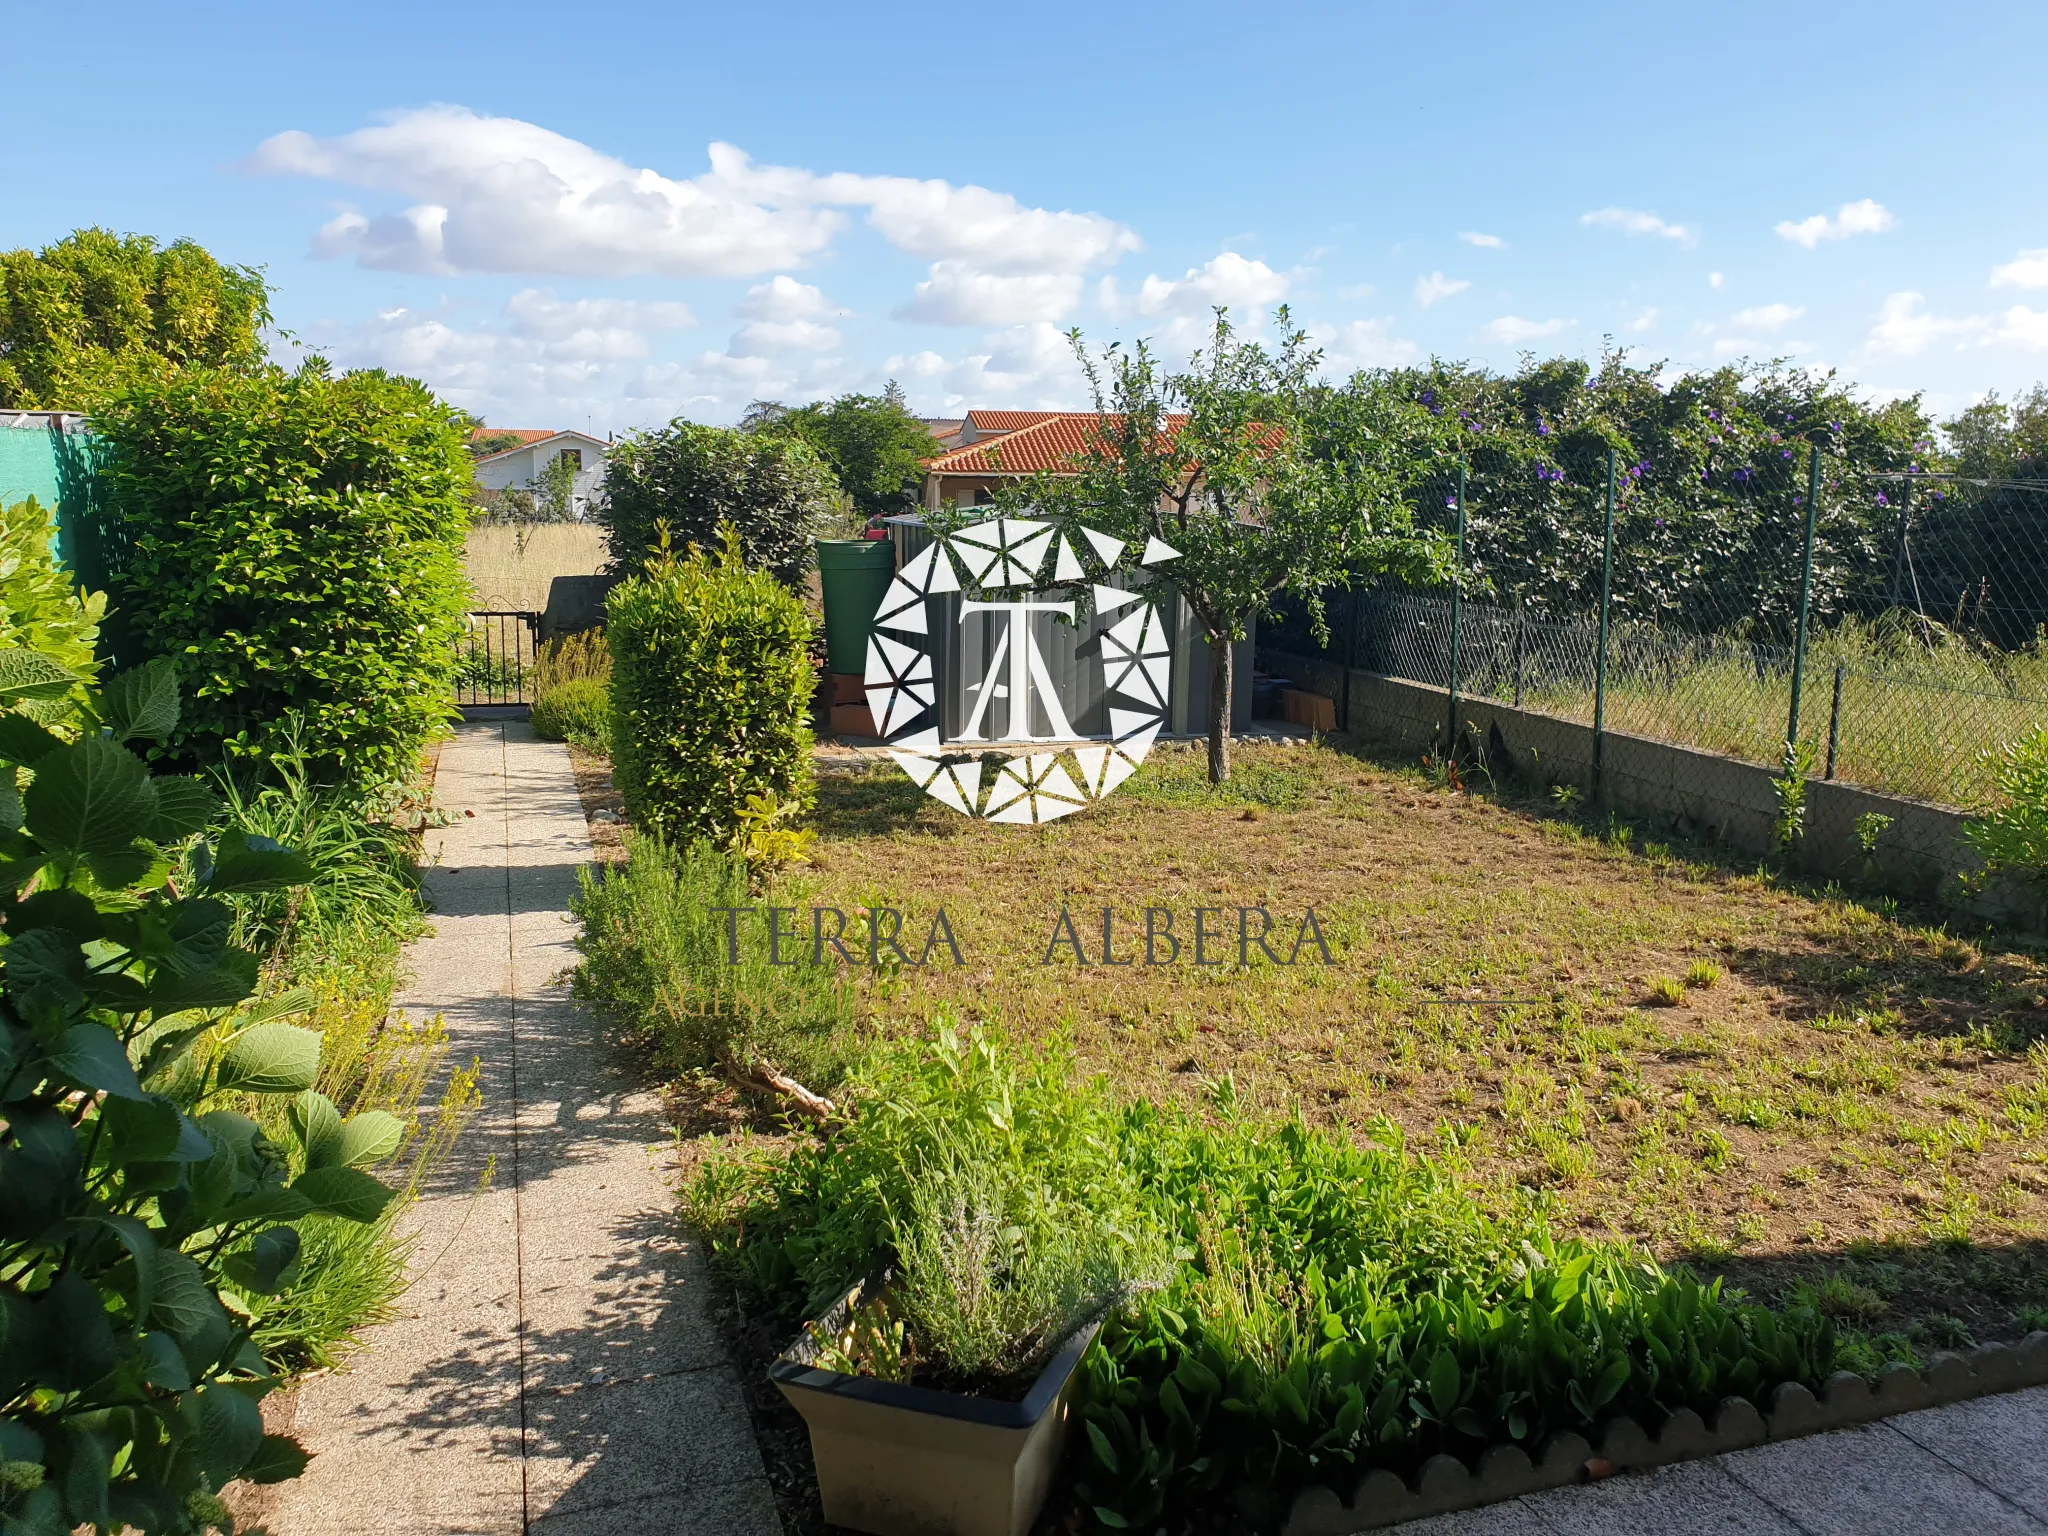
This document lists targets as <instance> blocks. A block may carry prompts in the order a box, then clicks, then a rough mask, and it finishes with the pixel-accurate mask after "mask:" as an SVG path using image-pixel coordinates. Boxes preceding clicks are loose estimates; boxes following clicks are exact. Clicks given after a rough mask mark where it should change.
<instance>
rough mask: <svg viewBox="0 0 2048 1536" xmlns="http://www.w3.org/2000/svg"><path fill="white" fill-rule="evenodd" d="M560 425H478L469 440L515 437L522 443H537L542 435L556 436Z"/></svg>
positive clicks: (559, 430) (558, 433) (559, 432)
mask: <svg viewBox="0 0 2048 1536" xmlns="http://www.w3.org/2000/svg"><path fill="white" fill-rule="evenodd" d="M561 431H562V429H561V428H560V427H478V428H477V429H476V430H475V431H474V432H472V433H470V434H469V440H470V441H471V442H472V443H474V442H480V441H482V440H483V439H484V438H487V437H516V438H518V439H519V441H520V442H522V443H537V442H539V441H540V440H541V439H542V438H544V437H557V436H559V435H560V434H561Z"/></svg>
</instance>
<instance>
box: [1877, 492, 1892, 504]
mask: <svg viewBox="0 0 2048 1536" xmlns="http://www.w3.org/2000/svg"><path fill="white" fill-rule="evenodd" d="M1877 504H1878V505H1879V506H1880V507H1888V506H1890V505H1891V503H1890V502H1889V501H1887V500H1886V499H1885V494H1884V492H1883V491H1879V492H1878V493H1877Z"/></svg>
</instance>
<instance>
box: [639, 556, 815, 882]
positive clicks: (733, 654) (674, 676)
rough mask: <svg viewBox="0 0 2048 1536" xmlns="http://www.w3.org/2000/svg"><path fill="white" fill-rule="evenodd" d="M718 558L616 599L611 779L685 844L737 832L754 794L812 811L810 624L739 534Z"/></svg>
mask: <svg viewBox="0 0 2048 1536" xmlns="http://www.w3.org/2000/svg"><path fill="white" fill-rule="evenodd" d="M723 533H724V548H723V549H722V550H721V551H720V552H719V553H718V554H717V555H707V554H705V553H703V552H702V551H701V550H697V549H692V550H691V552H690V555H689V558H687V559H684V560H677V559H674V558H673V557H672V556H669V555H667V554H663V555H661V556H659V557H657V558H656V559H654V560H651V561H649V562H648V564H647V567H646V570H645V572H644V573H643V574H642V575H639V576H635V577H632V578H630V579H628V580H626V581H624V582H621V583H620V584H619V585H618V586H617V587H615V588H613V589H612V594H611V598H610V600H609V602H608V604H607V614H608V622H607V626H606V628H607V634H608V637H609V639H610V642H611V651H612V778H613V782H614V783H616V784H617V785H618V788H619V794H620V796H621V797H622V798H623V799H624V801H625V803H626V814H627V815H628V816H629V817H630V818H631V819H632V821H633V823H634V825H636V826H638V827H639V828H641V829H642V830H643V831H648V832H654V833H657V834H659V835H660V836H661V837H663V838H665V839H667V840H669V841H670V842H673V843H683V842H687V841H688V840H689V839H690V838H692V837H709V838H712V839H714V840H715V841H717V842H719V843H720V844H724V843H726V842H728V841H729V840H730V839H731V837H732V836H733V834H734V833H735V832H737V831H738V830H739V826H740V816H739V812H740V810H741V808H742V807H743V806H744V805H745V804H746V802H747V799H748V797H749V796H752V795H767V796H772V797H774V798H775V799H777V800H778V801H781V802H783V803H789V802H795V803H796V804H798V805H800V806H802V807H804V808H805V809H808V808H809V807H810V806H811V805H812V804H813V803H814V801H815V800H816V797H817V787H816V781H815V779H814V777H813V773H812V768H811V695H812V691H813V689H814V687H815V685H816V681H817V679H816V675H815V674H814V672H813V670H812V666H811V660H810V655H809V647H810V642H811V629H812V625H811V619H810V615H809V614H808V613H806V612H805V611H804V605H803V603H802V601H801V600H800V599H799V598H798V597H797V596H796V594H795V593H793V592H791V591H790V590H789V589H788V588H787V587H785V586H783V585H781V584H780V583H779V582H777V581H776V580H775V579H774V577H772V576H770V575H769V574H768V573H767V572H765V571H759V570H749V569H748V568H747V566H746V565H745V563H744V562H743V560H742V559H741V554H740V541H739V536H738V535H737V533H735V531H734V530H733V529H732V527H731V525H729V524H728V525H727V526H726V527H725V529H724V530H723Z"/></svg>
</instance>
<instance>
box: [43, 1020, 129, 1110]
mask: <svg viewBox="0 0 2048 1536" xmlns="http://www.w3.org/2000/svg"><path fill="white" fill-rule="evenodd" d="M50 1070H51V1072H52V1073H53V1074H55V1075H56V1076H57V1077H60V1078H62V1079H64V1080H65V1081H66V1082H68V1083H72V1084H75V1085H76V1086H77V1087H80V1088H92V1089H95V1090H97V1091H98V1092H100V1093H110V1094H112V1095H114V1096H115V1097H116V1098H120V1099H140V1098H143V1097H145V1095H144V1094H143V1091H142V1084H140V1083H138V1082H137V1081H136V1080H135V1068H134V1067H133V1066H132V1065H131V1064H130V1063H129V1060H128V1052H127V1051H126V1050H125V1049H124V1048H123V1047H122V1045H121V1042H120V1040H119V1039H118V1038H117V1037H116V1036H115V1034H114V1032H113V1031H112V1030H111V1029H108V1028H107V1026H106V1025H104V1024H74V1025H72V1026H71V1027H70V1028H69V1029H67V1030H65V1031H64V1033H63V1035H62V1036H60V1037H59V1039H58V1041H57V1049H56V1050H54V1051H53V1052H51V1053H50Z"/></svg>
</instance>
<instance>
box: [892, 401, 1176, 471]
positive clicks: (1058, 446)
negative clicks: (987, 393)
mask: <svg viewBox="0 0 2048 1536" xmlns="http://www.w3.org/2000/svg"><path fill="white" fill-rule="evenodd" d="M967 419H968V422H969V424H970V425H972V426H974V427H976V428H978V429H979V435H978V436H977V437H976V439H975V441H973V442H971V443H968V444H966V445H965V446H963V447H960V448H955V449H952V450H951V451H949V452H946V453H942V454H939V455H938V456H937V457H936V458H933V459H930V460H927V461H926V463H925V473H927V474H932V475H1030V474H1036V473H1037V472H1038V471H1039V470H1042V469H1049V470H1054V471H1058V470H1062V469H1070V468H1072V466H1073V462H1074V460H1075V459H1076V458H1077V457H1079V456H1080V455H1081V454H1084V453H1086V452H1087V451H1088V449H1089V447H1090V446H1091V445H1092V444H1093V443H1094V441H1095V432H1096V428H1095V423H1096V422H1097V421H1098V420H1099V419H1100V418H1098V417H1097V415H1096V414H1095V412H1093V411H969V412H968V413H967ZM1166 420H1167V425H1168V427H1169V428H1170V429H1174V430H1177V429H1178V428H1179V427H1180V426H1181V424H1182V423H1184V422H1185V421H1186V420H1187V417H1185V416H1169V417H1167V418H1166Z"/></svg>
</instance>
